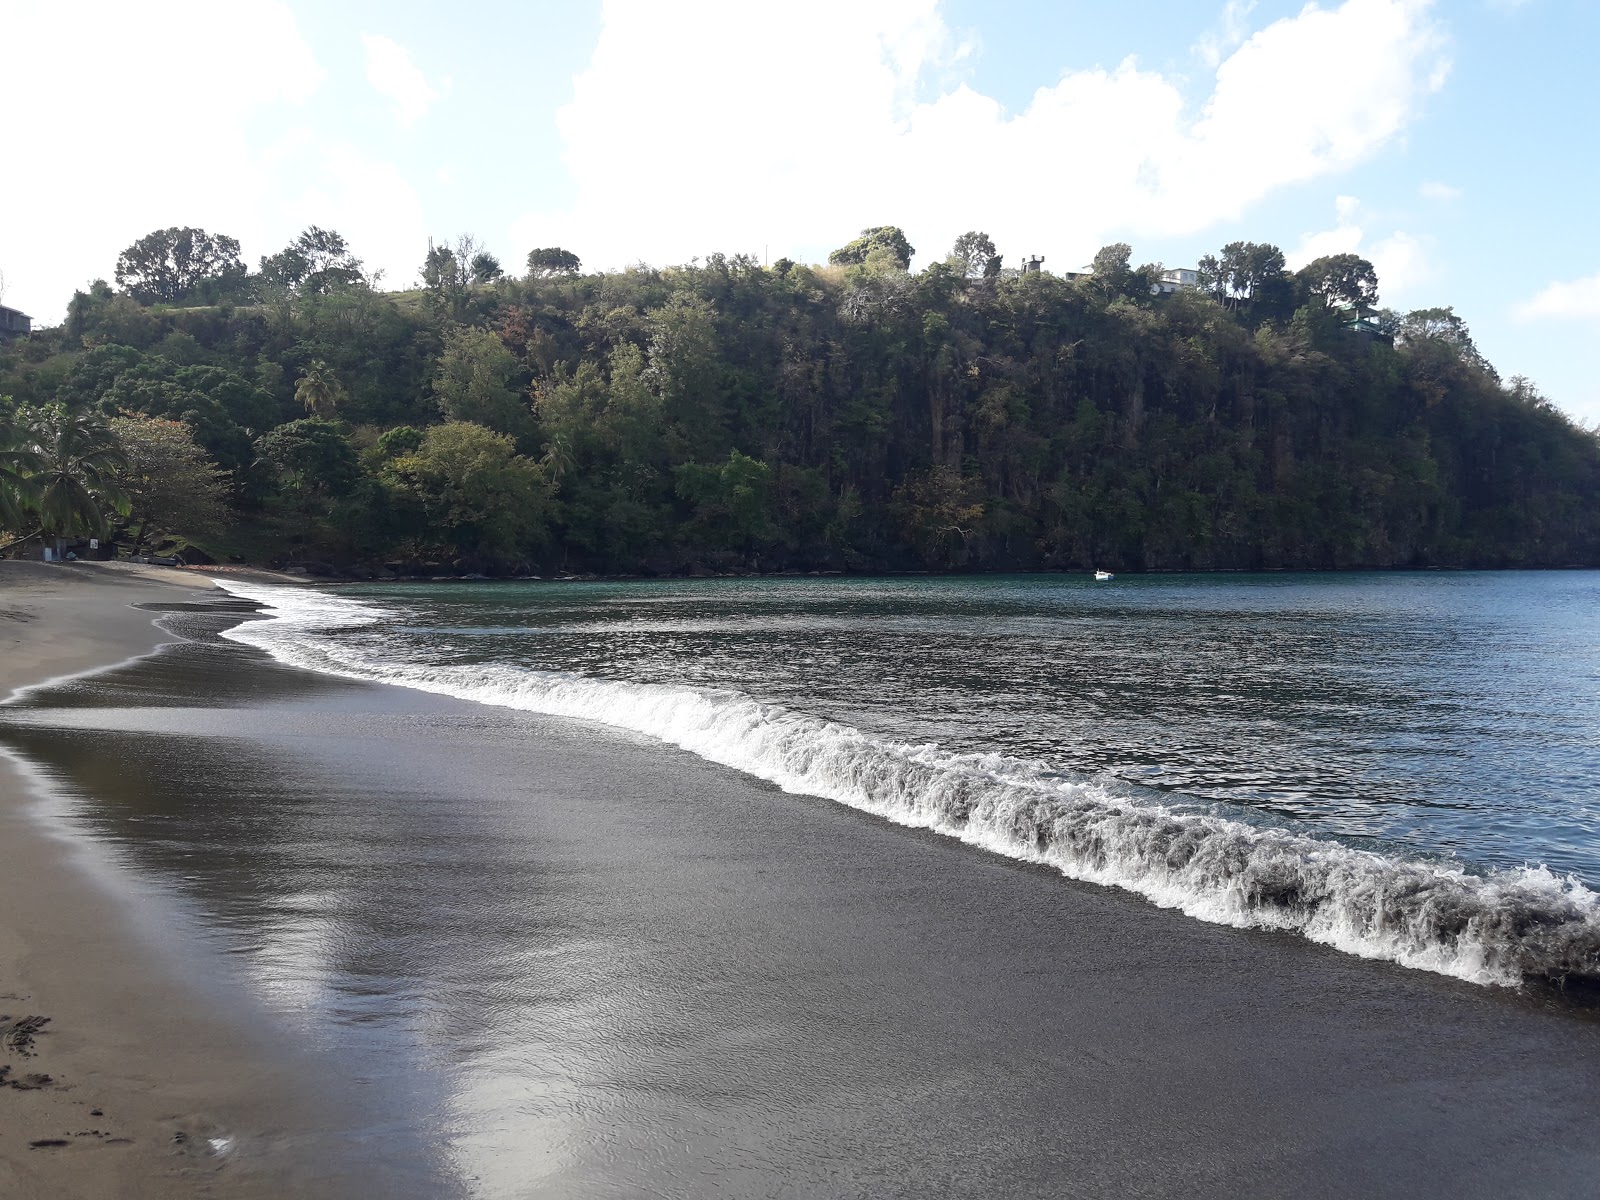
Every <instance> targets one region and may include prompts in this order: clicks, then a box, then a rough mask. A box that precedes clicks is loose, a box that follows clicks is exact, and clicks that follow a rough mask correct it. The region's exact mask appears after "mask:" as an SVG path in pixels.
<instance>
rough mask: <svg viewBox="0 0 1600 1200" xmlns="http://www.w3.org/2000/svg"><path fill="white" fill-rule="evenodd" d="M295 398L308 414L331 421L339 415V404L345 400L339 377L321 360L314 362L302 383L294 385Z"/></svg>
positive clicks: (302, 378) (307, 369)
mask: <svg viewBox="0 0 1600 1200" xmlns="http://www.w3.org/2000/svg"><path fill="white" fill-rule="evenodd" d="M294 398H295V399H296V400H298V401H299V402H300V403H301V404H302V405H304V406H305V410H306V412H307V414H309V415H310V416H313V417H320V418H321V419H322V420H324V421H331V420H333V419H334V418H335V417H337V416H338V414H339V404H340V402H341V401H342V400H343V399H344V387H343V386H342V385H341V384H340V383H339V380H338V377H337V376H335V375H334V373H333V371H332V370H331V369H330V368H329V367H328V364H327V363H325V362H323V361H322V360H321V359H320V358H319V359H315V360H313V361H312V363H311V365H310V366H308V367H307V368H306V373H305V374H304V375H302V376H300V382H299V383H297V384H295V385H294Z"/></svg>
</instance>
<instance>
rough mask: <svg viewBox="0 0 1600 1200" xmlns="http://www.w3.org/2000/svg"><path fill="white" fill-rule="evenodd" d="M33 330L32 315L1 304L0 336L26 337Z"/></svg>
mask: <svg viewBox="0 0 1600 1200" xmlns="http://www.w3.org/2000/svg"><path fill="white" fill-rule="evenodd" d="M32 332H33V318H32V317H30V316H29V315H28V314H27V313H25V312H20V311H19V310H17V309H15V308H7V307H6V306H5V305H4V304H0V338H7V337H26V336H27V335H28V334H30V333H32Z"/></svg>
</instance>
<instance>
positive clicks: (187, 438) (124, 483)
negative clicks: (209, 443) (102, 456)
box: [108, 415, 228, 553]
mask: <svg viewBox="0 0 1600 1200" xmlns="http://www.w3.org/2000/svg"><path fill="white" fill-rule="evenodd" d="M108 425H109V427H110V430H111V433H112V436H113V437H115V438H116V440H117V444H118V445H119V446H120V447H121V448H122V455H123V465H122V466H121V467H119V468H118V469H117V471H116V473H115V480H116V483H117V485H118V487H120V488H121V490H122V492H123V494H124V495H125V496H126V497H127V498H128V507H127V512H126V514H125V520H124V527H125V528H127V529H128V530H130V531H132V533H133V537H134V541H133V549H134V552H135V553H137V552H138V551H139V550H140V549H141V548H142V547H143V546H144V544H145V543H146V542H147V541H149V540H150V539H151V538H152V537H157V536H161V535H171V534H178V535H182V536H184V537H187V538H196V537H204V536H206V535H209V534H215V533H219V532H220V531H221V530H222V529H223V528H224V527H225V526H226V525H227V523H228V507H227V504H226V502H225V499H224V493H225V487H224V484H225V480H226V476H225V475H224V473H223V472H222V471H221V470H219V469H218V468H217V465H216V464H215V463H214V462H212V461H211V459H210V457H209V456H208V455H207V454H206V452H205V451H204V450H202V449H201V448H200V447H199V446H198V445H197V444H196V443H195V440H194V433H193V431H191V430H190V429H189V427H188V426H187V425H185V424H184V423H183V422H182V421H169V420H166V419H164V418H161V417H145V416H136V415H127V416H121V417H113V418H112V419H111V420H110V421H109V422H108Z"/></svg>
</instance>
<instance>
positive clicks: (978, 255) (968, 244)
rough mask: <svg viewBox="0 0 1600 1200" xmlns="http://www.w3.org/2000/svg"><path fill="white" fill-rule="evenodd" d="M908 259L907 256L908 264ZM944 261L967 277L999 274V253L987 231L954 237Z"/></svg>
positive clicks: (973, 231) (978, 277)
mask: <svg viewBox="0 0 1600 1200" xmlns="http://www.w3.org/2000/svg"><path fill="white" fill-rule="evenodd" d="M909 261H910V260H909V257H908V259H907V262H908V264H909ZM945 261H946V262H947V263H949V264H950V266H951V267H952V268H953V269H954V270H955V271H956V273H957V274H959V275H961V276H963V277H965V278H967V279H982V278H985V277H987V278H993V277H994V276H996V275H998V274H1000V255H999V254H998V253H997V252H996V251H995V248H994V242H993V241H992V240H990V237H989V235H988V234H987V233H980V232H979V231H978V230H976V229H973V230H969V231H968V232H966V233H963V234H962V235H961V236H960V237H958V238H957V239H956V241H955V245H953V246H951V247H950V256H949V257H948V258H947V259H945Z"/></svg>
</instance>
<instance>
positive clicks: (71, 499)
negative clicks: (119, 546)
mask: <svg viewBox="0 0 1600 1200" xmlns="http://www.w3.org/2000/svg"><path fill="white" fill-rule="evenodd" d="M31 418H32V419H31V420H30V422H29V425H30V429H29V433H30V437H31V440H32V443H33V445H32V449H33V452H34V456H35V458H34V463H33V471H34V473H33V478H32V485H33V497H32V507H33V510H34V511H35V512H36V513H37V514H38V517H39V529H40V531H41V532H42V533H44V534H45V535H47V536H50V537H54V538H55V539H56V549H57V551H58V552H59V551H60V549H61V543H62V541H63V540H64V539H66V538H68V537H74V536H79V535H82V536H86V537H104V536H105V534H106V513H107V511H108V510H109V511H112V512H117V513H123V514H125V513H126V512H127V505H128V498H127V495H126V494H125V493H124V492H123V490H122V487H121V485H120V483H119V482H118V475H119V472H121V471H122V469H123V468H124V467H125V466H126V465H127V459H126V457H125V456H124V455H123V452H122V447H121V445H119V444H118V442H117V439H116V437H115V435H113V434H112V432H111V430H110V429H109V428H108V427H107V426H106V424H105V423H104V422H103V421H101V420H100V419H99V418H98V417H96V416H94V415H93V414H92V413H88V412H69V411H68V410H67V409H66V408H65V407H64V406H62V405H60V404H51V405H48V406H46V407H45V408H42V409H39V410H37V411H36V412H34V413H32V414H31Z"/></svg>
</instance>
